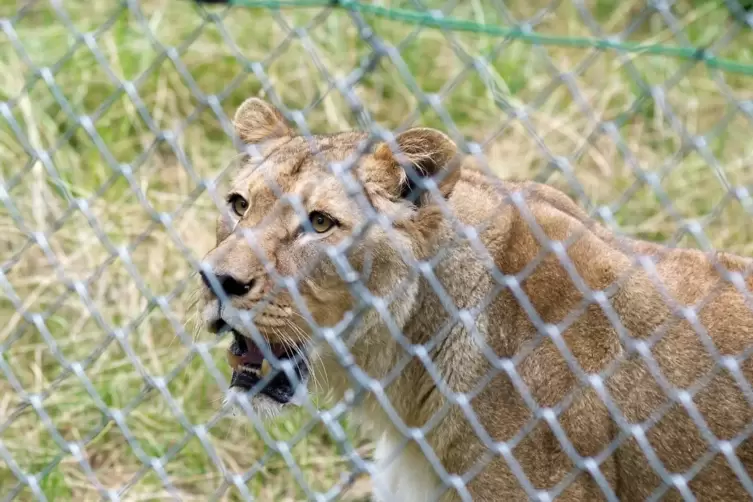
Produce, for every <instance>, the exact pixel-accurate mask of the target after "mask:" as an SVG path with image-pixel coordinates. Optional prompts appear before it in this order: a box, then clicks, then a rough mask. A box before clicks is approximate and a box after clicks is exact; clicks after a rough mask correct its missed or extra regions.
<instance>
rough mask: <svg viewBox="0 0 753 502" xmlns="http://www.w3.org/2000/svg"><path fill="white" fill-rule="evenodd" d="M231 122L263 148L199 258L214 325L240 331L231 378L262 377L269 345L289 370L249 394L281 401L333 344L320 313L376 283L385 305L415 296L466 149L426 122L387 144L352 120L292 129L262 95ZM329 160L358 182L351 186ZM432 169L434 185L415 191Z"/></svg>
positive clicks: (331, 312)
mask: <svg viewBox="0 0 753 502" xmlns="http://www.w3.org/2000/svg"><path fill="white" fill-rule="evenodd" d="M234 123H235V128H236V132H237V133H238V136H239V137H240V139H241V140H242V142H244V143H246V144H254V145H260V149H259V151H261V152H262V155H261V156H260V157H258V158H256V159H253V158H251V157H250V156H247V157H246V160H244V162H243V164H242V167H240V169H239V170H238V171H237V172H235V173H234V176H233V180H232V182H231V184H230V188H229V190H228V192H227V194H226V197H225V202H226V210H225V211H222V214H221V215H220V217H219V218H218V221H217V241H216V246H215V248H214V249H212V250H211V251H210V252H209V253H208V254H207V255H206V257H205V260H204V263H203V265H202V268H203V271H202V274H201V276H202V279H203V282H204V291H203V299H204V301H205V307H204V321H205V323H206V326H207V327H208V329H209V330H210V331H212V332H222V331H227V330H230V331H232V332H233V334H234V341H233V343H232V345H231V346H230V348H229V350H228V361H229V362H230V365H231V366H232V368H233V377H232V381H231V390H234V391H238V390H244V391H247V390H249V389H251V388H252V387H253V388H256V387H261V386H257V385H256V384H257V383H258V382H259V381H260V379H261V378H263V376H262V375H264V374H266V373H268V371H267V370H268V368H270V365H269V364H268V363H269V360H270V359H269V358H268V357H265V356H270V355H274V357H273V358H271V361H272V362H273V363H272V364H271V367H272V368H278V369H282V370H283V371H274V373H275V376H274V377H273V378H272V379H271V380H269V381H268V382H267V383H266V385H265V386H263V389H261V390H260V391H259V392H258V393H256V392H255V395H254V396H252V400H251V402H252V404H253V405H254V406H255V407H256V409H257V410H266V411H278V410H279V409H280V408H281V407H283V406H284V405H286V404H288V403H294V402H296V400H297V397H298V394H296V391H298V390H305V389H307V384H308V380H309V377H310V376H311V372H312V371H314V373H315V371H316V370H314V369H313V368H316V364H312V359H313V358H314V357H317V356H315V353H317V354H321V353H322V351H327V350H331V348H330V347H329V345H328V344H327V342H321V341H320V342H321V343H319V344H318V346H317V348H316V350H314V345H315V343H314V342H315V339H314V337H313V336H312V333H313V332H314V331H315V330H314V329H313V328H312V325H314V326H318V327H334V326H336V325H338V323H341V321H343V320H344V319H346V318H350V317H349V316H350V314H351V313H352V312H353V310H354V309H355V308H356V307H357V306H358V305H359V302H363V301H364V298H366V302H367V303H368V302H369V299H368V298H367V297H368V296H369V295H373V298H378V299H380V300H377V301H378V302H384V305H385V306H386V308H388V309H389V308H391V307H393V306H394V305H395V304H396V303H399V304H400V305H401V306H402V307H404V306H405V305H406V304H409V303H410V302H411V300H412V298H411V294H412V293H411V291H412V289H411V285H412V284H415V282H416V280H417V279H416V277H417V274H416V273H415V272H413V269H412V267H411V266H410V265H409V263H410V262H411V260H415V259H422V258H424V257H426V256H427V255H428V254H429V253H430V252H431V249H432V237H433V235H434V233H435V231H436V229H437V227H438V225H439V223H440V222H441V220H442V212H441V210H440V209H439V207H438V205H437V204H435V202H436V200H435V197H436V196H444V197H446V196H447V195H449V193H450V192H451V191H452V189H453V186H454V185H455V182H456V181H457V177H458V173H459V169H455V168H454V167H453V166H454V163H455V160H456V159H457V158H458V156H457V153H458V152H457V147H456V145H455V144H454V143H453V142H452V140H450V138H448V137H447V136H446V135H445V134H443V133H441V132H439V131H436V130H433V129H426V128H414V129H409V130H407V131H405V132H403V133H401V134H399V135H397V136H396V137H394V142H392V141H390V143H389V144H388V143H387V142H383V141H368V140H369V137H368V135H367V134H366V133H356V132H343V133H337V134H330V135H323V136H313V137H311V136H300V135H296V134H294V133H293V131H292V130H291V128H290V127H289V126H288V125H287V123H286V122H285V120H284V118H283V116H282V114H281V113H280V112H279V110H277V109H276V108H275V107H274V106H272V105H270V104H269V103H266V102H265V101H262V100H260V99H257V98H251V99H248V100H247V101H246V102H244V103H243V104H242V105H241V107H240V108H239V109H238V111H237V112H236V114H235V118H234ZM390 144H391V145H392V147H391V146H390ZM367 145H368V146H367ZM395 146H397V147H398V148H395V151H394V152H393V148H394V147H395ZM359 151H363V153H362V154H361V155H358V152H359ZM333 165H339V168H340V169H342V170H343V171H348V172H349V173H350V175H351V181H354V182H355V183H352V184H351V185H352V186H348V183H346V182H345V181H344V180H345V179H346V178H347V176H342V175H336V174H334V173H333V170H332V169H333V168H332V166H333ZM351 165H352V166H353V168H352V169H348V166H351ZM429 178H431V179H432V181H433V182H434V183H435V184H434V185H433V188H432V189H431V190H425V188H426V186H424V190H422V191H421V192H420V193H419V190H418V189H417V187H419V186H420V185H422V184H423V183H422V182H423V181H426V180H428V179H429ZM428 186H430V187H431V186H432V185H431V184H430V185H428ZM432 193H433V194H434V195H433V196H432ZM358 288H362V289H361V290H360V293H359V289H358ZM413 289H415V288H413ZM360 305H361V306H362V305H363V303H361V304H360ZM369 307H370V308H371V310H372V311H373V310H374V309H373V305H371V306H369ZM377 310H378V309H377ZM393 310H394V309H393ZM397 322H399V319H398V320H397ZM355 331H358V330H357V329H356V330H355ZM362 332H363V330H362ZM256 342H261V344H262V345H265V346H266V347H265V348H260V347H259V344H257V343H256ZM349 342H353V340H350V341H349ZM275 360H277V361H276V362H275ZM285 361H288V362H289V363H290V364H288V365H287V369H285V364H284V362H285ZM292 376H295V377H296V378H291V377H292ZM314 376H316V375H314ZM295 381H297V382H298V383H297V384H294V383H293V382H295Z"/></svg>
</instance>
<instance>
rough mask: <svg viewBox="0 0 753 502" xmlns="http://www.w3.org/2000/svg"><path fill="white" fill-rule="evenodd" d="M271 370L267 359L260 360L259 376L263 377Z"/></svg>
mask: <svg viewBox="0 0 753 502" xmlns="http://www.w3.org/2000/svg"><path fill="white" fill-rule="evenodd" d="M270 371H272V366H270V365H269V361H267V360H266V359H264V360H262V362H261V376H263V377H265V376H267V375H269V372H270Z"/></svg>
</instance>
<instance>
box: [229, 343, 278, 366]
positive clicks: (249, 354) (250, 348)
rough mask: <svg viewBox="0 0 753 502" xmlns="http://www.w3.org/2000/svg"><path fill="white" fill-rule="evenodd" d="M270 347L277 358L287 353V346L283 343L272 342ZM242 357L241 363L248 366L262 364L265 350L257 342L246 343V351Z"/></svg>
mask: <svg viewBox="0 0 753 502" xmlns="http://www.w3.org/2000/svg"><path fill="white" fill-rule="evenodd" d="M269 348H270V350H271V351H272V353H273V354H274V355H275V357H277V358H280V357H282V356H284V355H285V353H286V351H285V346H283V345H281V344H271V345H270V346H269ZM240 358H241V364H245V365H247V366H261V364H262V363H263V362H264V352H262V350H261V349H260V348H259V347H257V346H256V344H255V343H253V342H251V343H246V352H244V353H243V354H242V355H241V356H240Z"/></svg>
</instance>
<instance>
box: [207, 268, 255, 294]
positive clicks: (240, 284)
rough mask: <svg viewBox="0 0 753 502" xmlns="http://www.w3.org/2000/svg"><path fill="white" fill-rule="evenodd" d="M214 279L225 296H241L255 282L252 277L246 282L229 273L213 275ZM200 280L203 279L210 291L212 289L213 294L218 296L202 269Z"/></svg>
mask: <svg viewBox="0 0 753 502" xmlns="http://www.w3.org/2000/svg"><path fill="white" fill-rule="evenodd" d="M215 279H216V282H217V284H219V286H220V288H221V290H222V292H223V293H225V295H227V296H243V295H245V294H246V293H248V292H249V291H250V290H251V288H253V287H254V282H255V281H254V279H251V280H250V281H246V282H244V281H240V280H238V279H236V278H235V277H233V276H232V275H230V274H222V275H217V276H215ZM201 280H202V281H204V284H205V285H206V287H207V288H209V289H210V291H213V292H214V294H215V295H217V296H219V295H218V294H217V291H216V290H215V288H214V287H213V284H212V281H211V280H210V279H209V277H208V276H207V274H206V273H205V272H204V271H203V270H202V271H201Z"/></svg>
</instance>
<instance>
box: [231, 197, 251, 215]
mask: <svg viewBox="0 0 753 502" xmlns="http://www.w3.org/2000/svg"><path fill="white" fill-rule="evenodd" d="M229 202H230V206H231V207H232V208H233V211H234V212H235V214H237V215H238V216H243V215H244V214H246V209H248V201H247V200H246V199H244V198H243V197H241V196H240V195H233V196H232V197H230V200H229Z"/></svg>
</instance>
